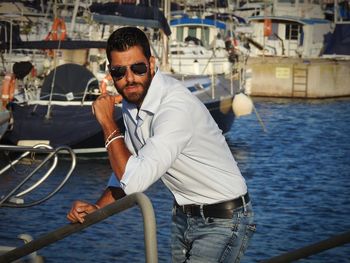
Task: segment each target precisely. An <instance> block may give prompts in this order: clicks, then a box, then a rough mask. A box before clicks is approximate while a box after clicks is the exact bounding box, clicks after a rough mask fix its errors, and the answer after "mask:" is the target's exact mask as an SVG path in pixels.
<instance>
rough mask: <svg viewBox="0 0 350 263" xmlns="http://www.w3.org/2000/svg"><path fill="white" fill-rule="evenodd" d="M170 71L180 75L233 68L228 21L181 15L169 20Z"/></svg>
mask: <svg viewBox="0 0 350 263" xmlns="http://www.w3.org/2000/svg"><path fill="white" fill-rule="evenodd" d="M170 26H171V30H172V34H171V41H170V52H169V63H170V67H171V70H172V71H173V72H175V73H181V74H193V75H202V74H207V75H211V74H225V73H226V74H228V73H230V70H232V63H231V62H230V61H229V53H228V51H227V50H226V47H225V41H224V37H225V36H226V34H227V30H228V28H226V24H225V23H223V22H220V21H217V20H213V19H209V18H205V19H202V18H188V17H181V18H178V19H173V20H171V21H170Z"/></svg>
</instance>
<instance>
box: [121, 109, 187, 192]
mask: <svg viewBox="0 0 350 263" xmlns="http://www.w3.org/2000/svg"><path fill="white" fill-rule="evenodd" d="M187 111H188V109H187V107H186V106H185V105H183V103H181V102H180V103H179V102H177V103H173V104H172V103H168V104H167V105H166V106H165V107H164V108H163V109H161V110H160V111H159V112H158V113H157V114H156V115H155V116H148V117H149V118H153V120H152V127H150V129H151V131H150V133H151V134H152V136H151V137H149V138H148V139H146V142H145V145H144V146H143V147H142V148H141V149H140V150H139V151H138V155H137V156H135V155H133V156H131V157H130V158H129V160H128V162H127V165H126V168H125V173H124V174H123V177H122V179H121V181H120V184H121V187H122V188H123V190H124V192H125V193H126V194H131V193H135V192H143V191H145V190H146V189H147V188H148V187H149V186H150V185H152V184H153V183H154V182H156V181H157V180H158V179H159V178H160V177H161V176H162V175H164V174H165V173H166V172H167V170H168V169H169V168H170V167H171V166H172V164H173V163H174V161H175V160H176V159H177V158H178V156H179V154H181V152H182V151H183V149H184V148H185V147H186V145H187V144H188V143H190V141H191V137H192V134H193V126H192V125H188V124H189V123H192V121H191V116H190V114H189V112H187Z"/></svg>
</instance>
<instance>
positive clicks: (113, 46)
mask: <svg viewBox="0 0 350 263" xmlns="http://www.w3.org/2000/svg"><path fill="white" fill-rule="evenodd" d="M134 46H140V47H141V48H142V50H143V54H144V55H145V57H146V58H147V59H149V58H150V57H151V49H150V45H149V41H148V38H147V36H146V34H145V33H144V32H143V31H142V30H141V29H138V28H137V27H121V28H118V29H117V30H115V31H114V32H113V33H112V34H111V35H110V36H109V38H108V41H107V48H106V53H107V58H108V61H109V62H111V52H112V51H114V50H117V51H126V50H128V49H129V48H131V47H134Z"/></svg>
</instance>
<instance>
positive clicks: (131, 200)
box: [0, 193, 158, 263]
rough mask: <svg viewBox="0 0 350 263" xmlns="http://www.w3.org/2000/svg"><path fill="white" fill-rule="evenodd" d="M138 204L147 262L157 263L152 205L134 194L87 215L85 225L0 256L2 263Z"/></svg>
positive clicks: (67, 227)
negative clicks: (141, 218) (141, 217)
mask: <svg viewBox="0 0 350 263" xmlns="http://www.w3.org/2000/svg"><path fill="white" fill-rule="evenodd" d="M136 204H137V205H139V207H140V209H141V212H142V216H143V224H144V242H145V258H146V262H147V263H157V262H158V251H157V234H156V219H155V214H154V210H153V206H152V203H151V201H150V200H149V198H148V197H147V196H146V195H145V194H143V193H134V194H131V195H127V196H125V197H123V198H121V199H119V200H118V201H116V202H114V203H112V204H110V205H107V206H105V207H103V208H101V209H98V210H96V211H95V212H93V213H91V214H88V215H86V216H85V218H84V219H85V220H84V222H83V223H71V224H68V225H65V226H63V227H61V228H58V229H56V230H54V231H52V232H49V233H47V234H44V235H42V236H41V237H39V238H37V239H34V240H32V241H31V242H29V243H27V244H25V245H23V246H21V247H17V248H15V249H13V250H11V251H9V252H7V253H5V254H3V255H0V262H12V261H14V260H17V259H20V258H21V257H24V256H26V255H29V254H31V253H33V252H34V251H37V250H39V249H41V248H43V247H46V246H48V245H50V244H52V243H55V242H57V241H59V240H61V239H63V238H65V237H67V236H70V235H72V234H74V233H76V232H79V231H81V230H83V229H85V228H87V227H89V226H91V225H94V224H96V223H99V222H100V221H102V220H104V219H106V218H108V217H110V216H112V215H114V214H117V213H120V212H122V211H124V210H126V209H129V208H131V207H133V206H134V205H136Z"/></svg>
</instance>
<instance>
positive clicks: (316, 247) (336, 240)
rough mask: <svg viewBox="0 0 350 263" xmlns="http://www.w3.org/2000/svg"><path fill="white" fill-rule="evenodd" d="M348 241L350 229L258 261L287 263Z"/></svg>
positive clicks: (349, 240) (349, 239)
mask: <svg viewBox="0 0 350 263" xmlns="http://www.w3.org/2000/svg"><path fill="white" fill-rule="evenodd" d="M349 242H350V231H348V232H345V233H342V234H340V235H336V236H334V237H331V238H328V239H325V240H322V241H320V242H317V243H314V244H311V245H309V246H305V247H302V248H299V249H296V250H294V251H290V252H287V253H284V254H281V255H279V256H276V257H273V258H270V259H267V260H263V261H260V262H261V263H288V262H294V261H297V260H299V259H302V258H307V257H309V256H312V255H315V254H318V253H320V252H323V251H325V250H328V249H331V248H335V247H339V246H342V245H345V244H346V243H349Z"/></svg>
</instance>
